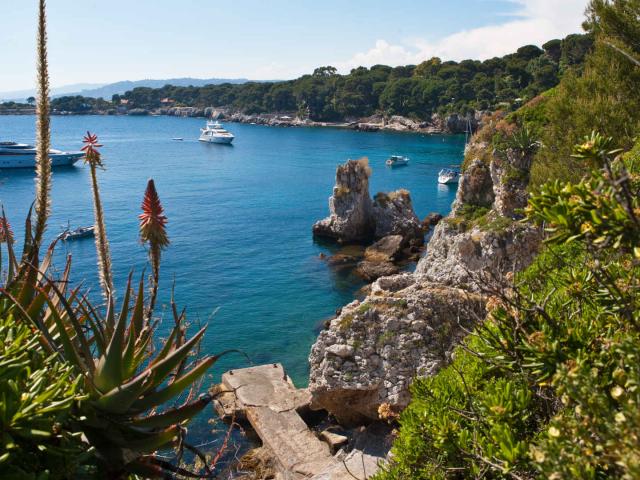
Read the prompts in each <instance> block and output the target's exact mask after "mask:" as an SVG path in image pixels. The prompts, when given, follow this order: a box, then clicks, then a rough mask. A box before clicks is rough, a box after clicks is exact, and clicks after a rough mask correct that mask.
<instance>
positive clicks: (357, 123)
mask: <svg viewBox="0 0 640 480" xmlns="http://www.w3.org/2000/svg"><path fill="white" fill-rule="evenodd" d="M34 113H35V110H34V109H12V110H2V111H0V115H33V114H34ZM51 113H52V115H60V116H67V115H132V116H146V115H151V116H162V115H166V116H173V117H196V118H216V119H219V120H221V121H225V122H233V123H247V124H253V125H265V126H270V127H330V128H346V129H350V130H357V131H362V132H378V131H391V132H409V133H421V134H425V135H447V134H461V133H465V132H467V131H469V128H471V131H473V132H475V131H477V130H478V129H479V128H481V127H482V126H483V124H484V119H485V117H486V116H487V114H489V113H490V112H484V111H477V112H475V113H473V114H468V115H461V114H455V113H454V114H450V115H445V116H443V115H439V114H436V113H434V114H433V115H432V117H431V119H429V120H428V121H417V120H414V119H411V118H407V117H403V116H400V115H381V114H377V115H372V116H370V117H363V118H351V119H347V120H345V121H342V122H320V121H314V120H311V119H309V118H301V117H299V116H297V115H296V114H295V112H282V113H260V114H245V113H241V112H236V111H233V110H231V109H228V108H224V107H219V108H216V107H206V108H202V107H161V108H156V109H150V110H148V109H144V108H113V109H109V110H91V111H87V112H82V113H80V112H68V111H59V110H54V111H52V112H51Z"/></svg>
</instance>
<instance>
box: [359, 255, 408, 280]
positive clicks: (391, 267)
mask: <svg viewBox="0 0 640 480" xmlns="http://www.w3.org/2000/svg"><path fill="white" fill-rule="evenodd" d="M399 270H400V268H399V267H398V266H397V265H395V264H394V263H392V262H378V261H377V262H372V261H369V260H363V261H362V262H360V263H358V266H357V267H356V274H357V275H358V276H359V277H361V278H362V279H363V280H366V281H367V282H373V281H374V280H376V279H378V278H380V277H384V276H387V275H393V274H394V273H398V271H399Z"/></svg>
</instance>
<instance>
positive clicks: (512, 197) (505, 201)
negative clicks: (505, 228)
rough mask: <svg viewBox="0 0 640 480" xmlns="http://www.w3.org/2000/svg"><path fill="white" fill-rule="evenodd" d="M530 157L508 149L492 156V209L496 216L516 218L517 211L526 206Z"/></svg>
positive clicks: (517, 215)
mask: <svg viewBox="0 0 640 480" xmlns="http://www.w3.org/2000/svg"><path fill="white" fill-rule="evenodd" d="M531 161H532V156H531V155H530V154H523V153H520V152H518V151H516V150H513V149H509V150H507V151H506V152H505V153H503V154H494V156H493V161H492V162H491V180H492V182H493V192H494V196H495V201H494V204H493V209H494V210H495V212H496V213H497V214H498V215H502V216H504V217H509V218H516V217H519V216H521V214H518V212H517V210H519V209H523V208H524V207H526V206H527V201H528V199H529V195H528V193H527V185H528V184H529V170H530V168H531Z"/></svg>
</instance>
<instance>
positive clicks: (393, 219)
mask: <svg viewBox="0 0 640 480" xmlns="http://www.w3.org/2000/svg"><path fill="white" fill-rule="evenodd" d="M373 217H374V223H375V232H374V235H375V237H376V238H383V237H386V236H388V235H400V236H402V238H403V242H404V243H405V244H408V243H411V244H413V245H422V244H423V243H424V231H423V230H422V225H421V224H420V219H418V216H417V215H416V213H415V211H414V210H413V204H412V203H411V196H410V195H409V192H408V191H406V190H397V191H395V192H391V193H382V192H381V193H378V194H377V195H376V196H375V199H374V201H373Z"/></svg>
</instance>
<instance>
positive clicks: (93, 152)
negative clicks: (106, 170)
mask: <svg viewBox="0 0 640 480" xmlns="http://www.w3.org/2000/svg"><path fill="white" fill-rule="evenodd" d="M82 143H84V147H82V148H81V150H82V151H83V152H84V161H85V163H89V164H92V165H95V166H97V167H102V166H104V165H103V164H102V158H101V154H100V151H99V150H98V148H100V147H102V144H100V143H98V135H96V134H95V133H91V132H87V134H86V135H85V136H84V138H83V139H82Z"/></svg>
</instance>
